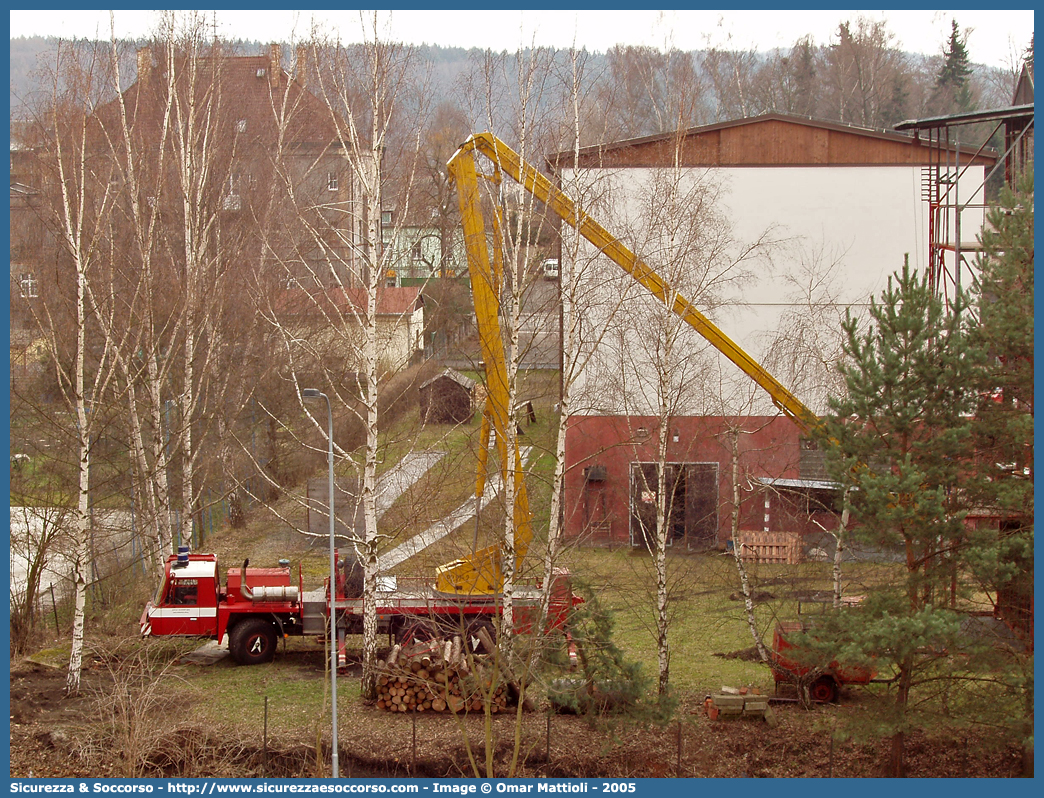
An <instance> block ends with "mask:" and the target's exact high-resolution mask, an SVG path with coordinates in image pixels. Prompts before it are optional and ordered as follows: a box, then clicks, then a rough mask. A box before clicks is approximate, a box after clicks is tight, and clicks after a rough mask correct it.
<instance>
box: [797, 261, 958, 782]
mask: <svg viewBox="0 0 1044 798" xmlns="http://www.w3.org/2000/svg"><path fill="white" fill-rule="evenodd" d="M962 304H963V299H962V298H961V297H958V300H957V302H956V303H955V305H954V306H953V307H951V308H947V307H945V306H944V305H943V303H942V302H941V300H940V299H939V297H937V296H936V295H935V294H934V292H933V291H932V288H931V287H930V286H929V284H928V281H927V279H925V278H923V277H919V276H918V275H917V274H916V273H915V272H912V271H911V270H910V269H909V265H908V264H907V265H904V267H903V270H902V272H901V273H898V274H896V275H894V276H893V278H891V279H890V280H889V283H888V288H887V289H886V290H885V291H884V292H883V293H882V295H881V298H880V301H873V300H872V301H871V305H870V311H869V319H868V323H866V324H864V323H862V322H861V321H860V320H859V319H857V318H854V317H852V316H851V315H849V317H848V318H847V320H846V322H845V324H844V337H845V355H846V356H847V362H846V363H845V364H843V365H842V366H841V372H842V375H843V377H844V380H845V385H846V395H845V396H843V397H840V398H833V399H831V415H830V417H829V418H827V419H826V420H825V423H824V426H823V429H822V430H821V433H822V435H823V441H822V444H823V446H824V449H825V450H826V453H827V463H828V468H829V469H830V471H831V474H832V477H833V478H834V479H835V480H836V481H837V482H838V483H840V484H841V486H842V488H843V489H849V488H851V489H852V491H851V493H850V496H851V501H852V507H853V515H854V516H855V518H856V527H855V529H854V530H853V538H854V539H855V540H857V541H860V542H861V543H863V544H864V545H866V546H869V547H871V548H873V549H877V550H881V551H884V552H888V553H895V554H898V555H899V556H900V558H901V562H902V563H903V564H904V566H905V567H904V569H903V570H902V572H901V574H902V575H901V576H900V577H897V578H896V579H895V580H894V581H893V582H892V583H890V584H887V585H883V586H881V587H880V588H879V589H877V590H875V591H874V592H873V593H872V594H871V595H869V596H868V598H867V599H866V601H864V602H863V604H862V605H861V606H860V607H859V608H856V609H855V610H849V611H846V612H843V613H838V614H837V615H836V616H834V617H833V618H831V619H830V620H829V622H828V623H826V624H824V625H822V627H821V628H820V629H819V630H817V637H818V638H819V641H820V645H822V646H828V647H829V648H830V649H831V650H830V653H831V654H832V655H834V656H837V658H838V659H839V661H842V662H864V663H868V662H871V661H873V662H874V664H875V667H877V668H878V669H879V670H880V669H887V668H889V667H890V668H892V669H894V672H895V673H896V675H897V678H896V680H895V682H894V684H893V687H892V689H893V690H894V701H893V703H892V704H891V706H890V708H889V709H888V710H886V711H885V712H883V713H882V717H880V718H878V721H879V723H880V727H879V728H882V729H884V730H885V731H886V733H887V734H889V735H890V737H891V741H892V747H891V755H890V757H889V761H888V763H887V765H886V767H885V771H886V773H887V775H892V776H899V775H902V772H903V756H904V740H905V733H906V731H907V730H908V729H909V728H911V724H912V722H913V717H912V709H911V707H912V706H913V702H914V697H913V693H914V691H915V688H916V687H917V686H918V684H919V683H920V679H921V678H922V677H923V676H925V675H926V674H928V673H930V672H931V671H932V669H933V668H934V667H936V665H937V662H936V660H937V655H936V653H935V652H937V651H939V650H940V649H943V648H946V647H948V646H952V645H954V644H955V642H956V636H957V632H958V629H959V626H960V620H961V619H960V616H959V615H958V614H957V613H956V612H954V611H953V609H952V603H953V597H954V592H953V589H952V588H953V576H954V574H955V573H958V571H959V569H958V565H959V557H960V555H961V553H962V551H963V549H962V544H963V540H964V517H965V510H966V508H965V506H964V504H965V501H966V496H965V494H964V493H962V492H961V491H959V490H958V489H957V488H958V485H959V483H960V478H961V475H962V471H963V469H964V468H965V464H966V462H967V459H968V452H969V451H971V449H972V425H971V421H970V417H971V411H972V410H973V409H974V394H969V392H968V391H967V386H968V385H970V384H971V381H972V380H973V377H974V374H975V373H976V368H977V366H976V363H977V358H976V356H975V353H974V351H972V350H971V349H970V348H969V345H968V341H967V337H966V336H965V335H964V333H963V331H962V321H961V317H962V313H961V311H962V310H964V309H963V308H962ZM963 316H964V317H967V312H966V311H965V312H964V313H963ZM826 661H829V659H828V660H826Z"/></svg>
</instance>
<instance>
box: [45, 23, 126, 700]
mask: <svg viewBox="0 0 1044 798" xmlns="http://www.w3.org/2000/svg"><path fill="white" fill-rule="evenodd" d="M106 85H107V80H106V69H105V59H104V57H103V56H102V55H101V53H100V52H99V49H98V48H97V47H84V48H80V47H76V46H73V45H68V44H64V43H63V44H60V45H59V47H58V50H57V54H56V60H55V65H54V68H53V71H52V73H51V95H50V100H49V108H48V109H47V110H48V122H49V125H48V129H49V130H50V131H51V138H50V140H49V141H48V142H47V145H46V148H45V153H46V154H45V156H44V157H45V158H46V159H47V162H48V163H47V166H48V169H49V170H50V171H51V173H52V176H53V183H52V184H51V188H52V189H53V191H51V192H49V194H50V195H51V199H52V200H53V204H52V206H51V208H50V209H49V212H50V218H49V220H48V221H49V223H51V224H52V225H53V226H54V229H55V231H56V238H57V242H58V247H59V253H58V254H59V259H60V262H61V263H62V265H63V266H64V267H66V268H67V269H68V271H67V272H65V274H63V278H64V277H66V276H68V277H71V284H72V286H73V295H72V296H71V297H70V296H68V295H66V296H65V297H64V299H65V300H66V302H67V304H65V303H59V304H57V305H55V306H53V307H51V308H48V309H47V310H46V311H45V313H46V317H45V319H44V323H43V324H42V325H41V331H42V333H43V338H44V343H45V346H46V347H47V350H48V355H49V359H50V360H51V362H52V364H53V366H54V368H55V370H56V377H57V384H58V389H59V391H60V394H61V397H62V402H63V403H64V405H65V406H66V408H67V410H68V413H69V418H70V419H71V421H72V425H73V429H72V430H69V432H70V433H71V434H72V437H73V440H74V441H75V443H74V450H75V451H76V453H77V458H76V459H77V469H76V472H77V480H76V481H77V488H76V491H75V495H76V506H75V510H74V512H73V530H72V541H73V544H72V552H71V555H72V563H71V564H72V585H73V605H74V609H73V626H72V647H71V651H70V655H69V666H68V675H67V678H66V685H65V689H66V693H67V694H69V695H75V694H77V693H79V690H80V670H81V666H82V660H83V645H84V633H85V624H86V602H87V584H88V581H89V579H90V574H89V567H90V542H91V533H92V530H91V516H90V512H89V508H90V492H91V482H90V479H91V447H92V443H93V438H94V435H95V430H96V428H97V425H98V419H99V417H102V416H103V415H104V414H103V413H102V412H101V410H102V404H103V401H104V399H105V396H106V394H107V390H108V386H109V384H110V381H111V378H112V358H111V352H110V350H109V347H108V345H107V342H106V341H105V340H104V338H100V337H99V335H98V328H97V326H96V325H95V324H94V321H95V314H96V313H105V312H107V310H106V309H105V308H103V307H101V306H99V305H97V304H96V303H95V301H94V299H93V297H92V291H91V281H92V280H93V279H95V278H96V276H97V274H98V272H99V271H102V270H104V259H105V257H106V254H107V253H106V249H105V247H104V238H105V232H106V227H107V225H108V217H109V214H110V213H111V210H112V204H113V196H112V190H111V188H110V184H109V181H108V175H107V174H105V173H102V174H99V173H98V172H97V171H96V170H95V168H96V164H95V163H94V161H93V160H92V159H91V158H90V142H89V138H90V133H89V127H90V114H91V111H92V109H93V107H94V105H95V104H96V103H97V102H98V101H99V98H101V97H103V96H104V94H103V92H104V90H105V87H106ZM66 285H67V284H66V283H65V282H64V279H62V280H61V282H60V285H59V286H58V288H59V293H58V296H60V295H61V293H63V292H64V291H66V290H67V289H66ZM63 304H65V307H63V306H62V305H63ZM70 321H71V323H72V335H71V336H69V337H68V338H66V335H65V333H66V330H65V329H63V327H64V325H65V324H66V323H67V322H70ZM70 339H71V340H70Z"/></svg>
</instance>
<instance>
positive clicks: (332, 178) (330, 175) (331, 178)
mask: <svg viewBox="0 0 1044 798" xmlns="http://www.w3.org/2000/svg"><path fill="white" fill-rule="evenodd" d="M326 190H327V191H337V173H336V172H327V174H326Z"/></svg>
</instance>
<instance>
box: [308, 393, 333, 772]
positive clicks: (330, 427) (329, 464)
mask: <svg viewBox="0 0 1044 798" xmlns="http://www.w3.org/2000/svg"><path fill="white" fill-rule="evenodd" d="M301 398H302V399H325V400H326V417H327V440H328V441H329V447H328V449H327V454H328V460H327V470H328V472H329V473H328V489H329V491H330V695H331V698H332V708H333V709H332V715H333V719H332V723H333V727H332V728H333V731H332V736H333V754H332V756H331V760H330V770H331V772H332V773H333V777H334V778H335V779H336V778H339V777H340V769H339V767H338V756H337V613H336V612H335V611H334V610H335V607H336V605H337V557H336V555H335V554H334V467H333V462H334V461H333V407H332V406H331V404H330V397H329V396H327V395H326V394H325V393H323V392H322V391H320V390H319V389H318V388H303V389H302V390H301Z"/></svg>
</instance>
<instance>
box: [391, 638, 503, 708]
mask: <svg viewBox="0 0 1044 798" xmlns="http://www.w3.org/2000/svg"><path fill="white" fill-rule="evenodd" d="M490 649H492V646H490V647H489V649H487V650H490ZM496 671H497V669H496V668H495V667H494V662H493V655H490V654H468V653H467V652H466V650H463V644H462V642H461V638H460V636H454V637H453V638H452V639H445V640H439V639H436V640H429V641H424V642H418V643H411V644H408V645H404V646H403V645H396V646H394V647H393V648H392V650H391V653H390V654H389V655H388V659H387V660H385V661H384V662H383V663H381V667H380V669H379V671H378V676H377V708H378V709H386V710H388V711H390V712H446V711H449V712H478V711H481V710H482V709H483V705H484V702H485V701H489V702H490V711H492V712H502V711H504V710H505V709H507V707H508V698H509V696H510V695H516V694H517V693H513V692H512V691H511V690H510V683H509V681H508V678H509V677H507V676H505V675H504V674H498V673H497V672H496ZM494 679H496V682H497V683H495V684H494Z"/></svg>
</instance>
